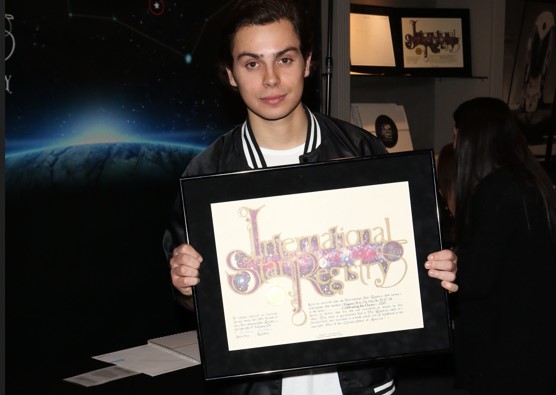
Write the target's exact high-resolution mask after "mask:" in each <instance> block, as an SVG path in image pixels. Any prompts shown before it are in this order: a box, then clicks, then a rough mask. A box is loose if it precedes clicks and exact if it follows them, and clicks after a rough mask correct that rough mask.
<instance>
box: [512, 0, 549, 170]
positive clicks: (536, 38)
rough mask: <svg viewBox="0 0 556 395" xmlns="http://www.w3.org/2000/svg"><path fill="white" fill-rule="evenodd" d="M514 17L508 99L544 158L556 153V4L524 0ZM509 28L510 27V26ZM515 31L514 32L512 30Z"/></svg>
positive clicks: (532, 144) (533, 148)
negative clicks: (516, 33)
mask: <svg viewBox="0 0 556 395" xmlns="http://www.w3.org/2000/svg"><path fill="white" fill-rule="evenodd" d="M512 11H515V12H519V14H518V15H517V17H516V18H512V19H511V20H512V21H515V24H517V25H519V29H516V30H514V31H519V35H516V36H515V37H511V38H512V40H510V42H515V45H514V46H509V47H507V48H506V50H507V51H508V52H509V54H510V55H513V56H511V58H512V59H514V61H513V64H512V65H511V73H510V74H509V75H510V78H508V82H509V89H508V97H507V103H508V106H509V107H510V109H511V110H512V111H513V113H514V115H515V116H516V119H517V121H518V122H519V124H520V127H521V129H522V130H523V132H524V133H525V136H526V139H527V144H528V145H529V149H530V150H531V152H532V153H533V155H535V157H537V158H538V159H539V160H540V161H544V162H547V163H548V162H551V161H553V160H554V156H555V155H556V146H555V143H554V134H555V129H556V114H555V112H556V111H555V108H554V101H555V100H556V23H555V22H556V4H554V2H549V1H524V2H522V6H521V7H516V9H513V10H512ZM506 30H509V31H512V30H510V27H509V26H507V27H506ZM510 34H511V33H510Z"/></svg>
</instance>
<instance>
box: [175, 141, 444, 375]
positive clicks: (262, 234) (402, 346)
mask: <svg viewBox="0 0 556 395" xmlns="http://www.w3.org/2000/svg"><path fill="white" fill-rule="evenodd" d="M181 192H182V199H183V205H184V214H185V222H186V234H187V238H188V242H189V243H190V244H192V245H193V246H194V247H195V248H196V249H197V250H198V251H199V252H200V253H201V255H202V256H203V263H202V265H201V269H200V279H201V282H200V284H199V285H198V286H196V287H195V289H194V298H195V306H196V313H197V320H198V333H199V344H200V349H201V359H202V363H203V367H204V372H205V377H206V379H207V380H213V379H222V378H230V377H236V376H244V375H258V374H270V373H278V372H284V371H291V370H299V369H307V368H316V367H325V366H338V365H346V364H358V363H359V364H360V363H365V362H372V361H376V360H379V359H387V358H395V357H403V356H409V355H415V354H421V353H430V352H439V351H446V350H449V349H450V346H451V344H450V331H449V316H448V310H447V301H446V293H445V291H444V290H443V289H442V288H441V287H440V285H439V284H438V281H437V280H434V279H430V278H429V277H428V276H427V273H426V269H425V268H424V267H423V264H424V262H425V261H426V257H427V255H428V254H429V253H431V252H434V251H438V250H440V249H441V240H440V231H439V220H438V205H437V200H436V184H435V172H434V156H433V153H432V151H430V150H427V151H413V152H404V153H395V154H390V155H384V156H379V157H369V158H358V159H345V160H337V161H330V162H322V163H317V164H304V165H294V166H282V167H273V168H269V169H263V170H253V171H246V172H238V173H227V174H218V175H210V176H199V177H190V178H183V179H181Z"/></svg>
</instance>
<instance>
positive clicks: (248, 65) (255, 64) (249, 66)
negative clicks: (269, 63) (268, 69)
mask: <svg viewBox="0 0 556 395" xmlns="http://www.w3.org/2000/svg"><path fill="white" fill-rule="evenodd" d="M245 67H247V68H248V69H254V68H255V67H257V62H249V63H247V64H246V65H245Z"/></svg>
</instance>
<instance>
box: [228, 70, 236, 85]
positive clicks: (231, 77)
mask: <svg viewBox="0 0 556 395" xmlns="http://www.w3.org/2000/svg"><path fill="white" fill-rule="evenodd" d="M226 73H227V74H228V82H229V83H230V85H231V86H232V87H234V88H237V82H236V79H235V78H234V73H232V70H230V69H229V68H227V67H226Z"/></svg>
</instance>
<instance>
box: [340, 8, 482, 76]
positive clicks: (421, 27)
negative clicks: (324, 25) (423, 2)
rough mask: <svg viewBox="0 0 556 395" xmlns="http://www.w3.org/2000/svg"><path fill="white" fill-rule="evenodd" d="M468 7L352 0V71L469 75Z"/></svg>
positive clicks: (379, 73)
mask: <svg viewBox="0 0 556 395" xmlns="http://www.w3.org/2000/svg"><path fill="white" fill-rule="evenodd" d="M470 44H471V40H470V28H469V10H468V9H426V8H391V7H376V6H364V5H352V6H351V12H350V61H351V71H352V72H353V73H364V74H378V75H408V76H431V77H451V76H456V77H470V76H471V45H470Z"/></svg>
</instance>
